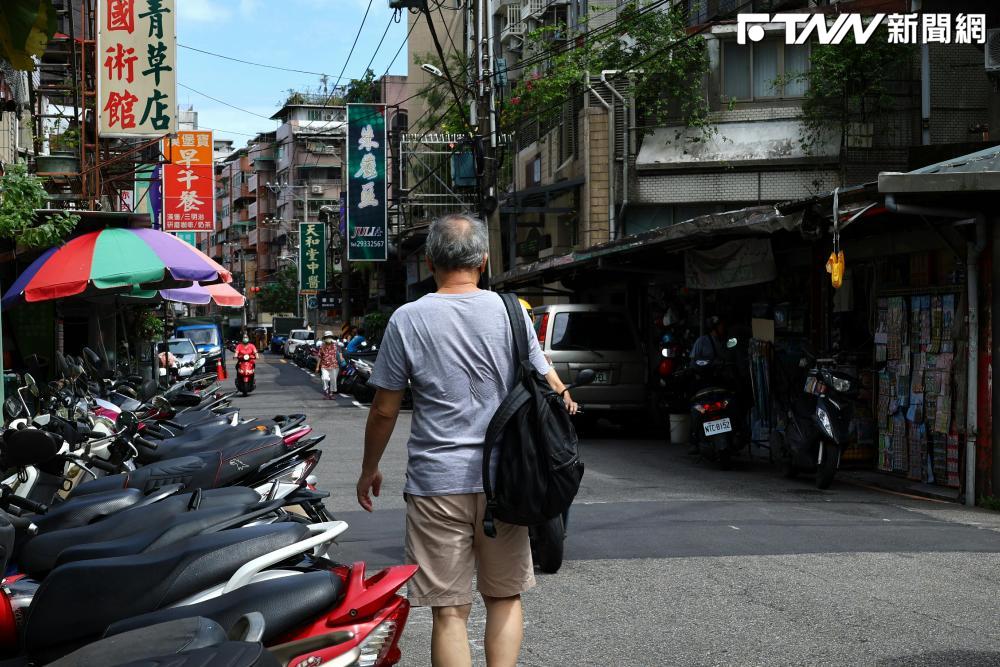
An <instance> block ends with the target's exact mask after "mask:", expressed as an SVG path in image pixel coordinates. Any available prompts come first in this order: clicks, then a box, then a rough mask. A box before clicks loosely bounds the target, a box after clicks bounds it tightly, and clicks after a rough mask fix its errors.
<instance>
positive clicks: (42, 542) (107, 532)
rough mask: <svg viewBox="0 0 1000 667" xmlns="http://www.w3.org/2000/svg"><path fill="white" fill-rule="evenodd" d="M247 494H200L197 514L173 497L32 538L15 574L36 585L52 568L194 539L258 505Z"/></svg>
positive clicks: (237, 490)
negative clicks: (215, 525)
mask: <svg viewBox="0 0 1000 667" xmlns="http://www.w3.org/2000/svg"><path fill="white" fill-rule="evenodd" d="M259 502H260V496H259V495H258V494H257V492H256V491H254V490H253V489H247V488H243V487H229V488H224V489H211V490H208V491H205V492H203V493H202V496H201V503H200V504H199V506H198V509H197V511H191V510H190V509H189V505H190V503H191V494H190V493H188V494H183V495H175V496H170V497H168V498H165V499H163V500H161V501H159V502H156V503H153V504H152V505H146V506H143V507H133V508H129V509H125V510H123V511H121V512H118V513H116V514H113V515H111V516H108V517H106V518H104V519H102V520H100V521H97V522H96V523H91V524H88V525H85V526H77V527H74V528H67V529H64V530H56V531H52V532H49V533H45V534H44V535H37V536H35V537H33V538H30V539H28V541H27V542H26V543H25V544H24V545H23V546H22V547H21V553H20V556H19V557H18V565H19V569H20V570H21V572H24V573H25V574H27V575H28V576H30V577H32V578H34V579H41V578H42V577H44V576H45V575H47V574H48V573H49V571H50V570H52V568H54V567H56V565H57V564H62V563H65V562H70V561H74V560H85V559H88V558H105V557H110V556H126V555H129V554H137V553H141V552H143V551H146V550H149V549H153V548H156V547H157V546H163V545H165V544H169V543H173V542H177V541H179V540H180V539H183V538H184V537H189V536H190V535H196V534H199V533H201V532H203V531H204V530H205V528H207V527H208V526H211V525H214V524H215V523H218V522H219V521H224V520H225V519H224V518H218V515H219V514H220V510H221V514H222V515H226V516H229V515H231V516H239V515H240V514H244V513H246V512H249V511H251V508H253V507H254V506H256V505H258V504H259Z"/></svg>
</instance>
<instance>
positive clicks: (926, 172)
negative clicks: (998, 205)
mask: <svg viewBox="0 0 1000 667" xmlns="http://www.w3.org/2000/svg"><path fill="white" fill-rule="evenodd" d="M878 191H879V192H882V193H886V194H906V193H921V192H927V193H930V192H996V191H1000V146H993V147H990V148H987V149H984V150H981V151H977V152H975V153H969V154H968V155H963V156H961V157H957V158H954V159H952V160H945V161H944V162H938V163H936V164H932V165H929V166H926V167H923V168H921V169H917V170H915V171H910V172H906V173H897V172H883V173H881V174H879V175H878Z"/></svg>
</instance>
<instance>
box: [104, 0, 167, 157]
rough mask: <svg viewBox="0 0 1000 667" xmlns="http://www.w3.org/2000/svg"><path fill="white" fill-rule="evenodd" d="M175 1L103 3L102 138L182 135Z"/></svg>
mask: <svg viewBox="0 0 1000 667" xmlns="http://www.w3.org/2000/svg"><path fill="white" fill-rule="evenodd" d="M175 5H176V0H98V3H97V8H98V9H97V25H98V26H99V27H98V33H97V61H98V68H97V75H98V76H97V98H98V104H97V112H98V132H99V134H100V135H101V136H103V137H151V136H161V135H164V134H170V133H172V132H175V131H176V130H177V115H176V113H175V111H174V110H175V109H176V108H177V84H176V78H175V70H176V53H177V36H176V34H175V32H174V14H175V9H176V7H175Z"/></svg>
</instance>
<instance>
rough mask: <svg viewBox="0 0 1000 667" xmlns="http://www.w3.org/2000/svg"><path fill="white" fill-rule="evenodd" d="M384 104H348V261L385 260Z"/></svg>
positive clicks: (387, 225) (387, 220) (387, 250)
mask: <svg viewBox="0 0 1000 667" xmlns="http://www.w3.org/2000/svg"><path fill="white" fill-rule="evenodd" d="M386 148H387V146H386V133H385V105H384V104H348V105H347V206H346V209H347V211H346V212H347V239H348V241H347V259H348V260H350V261H385V260H386V259H387V257H388V252H389V246H388V229H389V218H388V202H387V197H386V178H385V177H386V171H385V168H386V167H385V160H386Z"/></svg>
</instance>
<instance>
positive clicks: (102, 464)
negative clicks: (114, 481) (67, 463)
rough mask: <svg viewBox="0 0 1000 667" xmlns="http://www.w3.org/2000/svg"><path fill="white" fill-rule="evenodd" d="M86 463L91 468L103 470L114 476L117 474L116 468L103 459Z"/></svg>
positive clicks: (89, 460) (90, 460) (94, 459)
mask: <svg viewBox="0 0 1000 667" xmlns="http://www.w3.org/2000/svg"><path fill="white" fill-rule="evenodd" d="M87 463H89V464H90V466H91V467H93V468H97V469H98V470H103V471H104V472H107V473H111V474H115V473H117V472H118V466H116V465H115V464H114V463H111V462H110V461H105V460H104V459H99V458H92V459H88V461H87Z"/></svg>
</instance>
